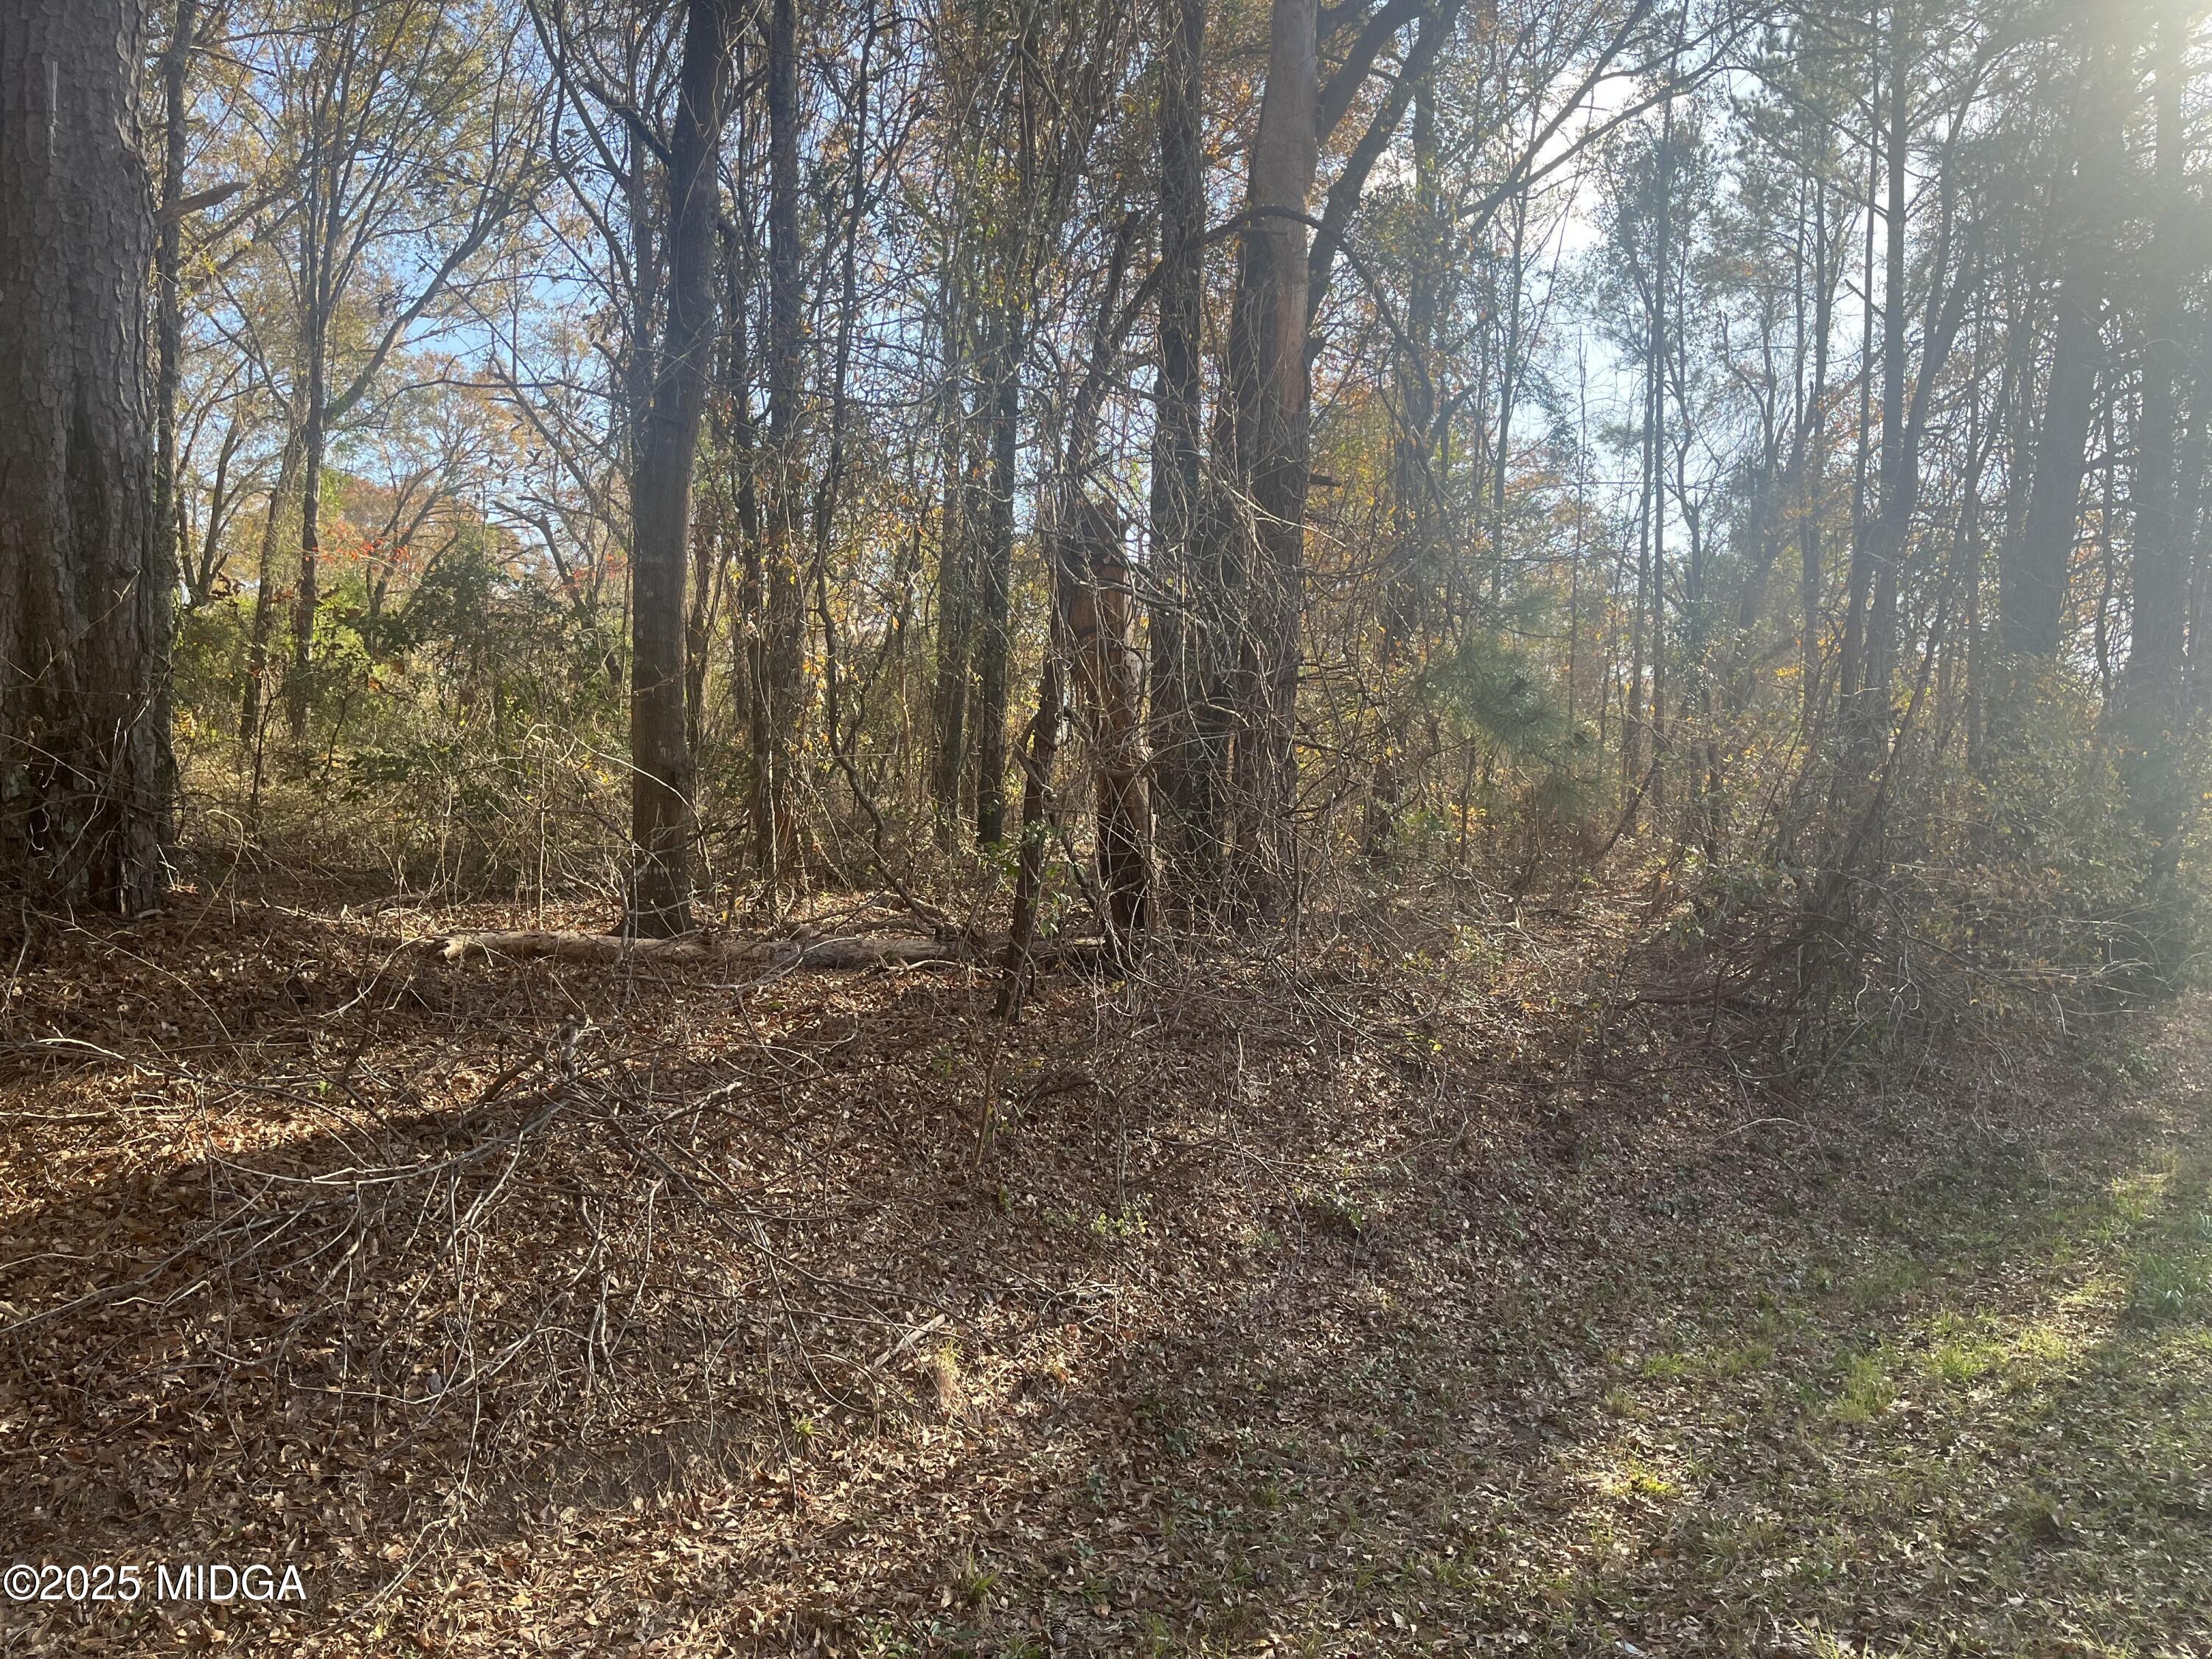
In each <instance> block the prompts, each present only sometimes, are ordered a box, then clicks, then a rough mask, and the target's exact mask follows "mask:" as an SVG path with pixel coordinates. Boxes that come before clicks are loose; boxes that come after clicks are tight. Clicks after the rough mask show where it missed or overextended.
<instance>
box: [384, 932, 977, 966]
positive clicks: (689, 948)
mask: <svg viewBox="0 0 2212 1659" xmlns="http://www.w3.org/2000/svg"><path fill="white" fill-rule="evenodd" d="M423 944H424V945H426V946H427V947H428V948H429V949H432V950H435V951H437V953H438V954H439V955H440V956H441V957H444V958H445V959H446V960H447V961H448V962H464V961H466V960H467V959H468V958H469V957H477V956H481V957H485V958H487V959H489V958H491V957H505V958H507V959H508V960H510V961H520V960H526V959H530V958H533V957H551V958H552V959H553V960H555V961H556V962H593V963H637V964H639V965H641V966H644V965H647V964H651V965H653V966H660V967H671V968H675V967H727V968H762V969H777V968H819V969H831V970H836V969H865V968H888V967H893V966H897V967H907V968H911V967H918V966H921V964H923V963H957V962H975V961H978V960H980V959H981V955H980V953H979V951H978V949H977V947H976V946H975V945H971V944H969V942H967V941H964V940H960V939H951V940H947V939H915V938H914V937H912V936H910V935H908V936H896V935H888V934H887V935H868V934H849V935H844V936H841V937H836V938H829V939H813V938H808V937H804V936H802V937H799V938H795V939H724V938H720V937H717V936H715V935H713V934H701V933H687V934H684V935H683V936H682V937H680V938H677V939H624V938H623V937H622V936H621V935H620V934H617V933H544V932H537V931H532V930H523V931H520V932H515V933H452V934H448V935H447V936H446V937H444V938H442V939H426V940H424V941H423Z"/></svg>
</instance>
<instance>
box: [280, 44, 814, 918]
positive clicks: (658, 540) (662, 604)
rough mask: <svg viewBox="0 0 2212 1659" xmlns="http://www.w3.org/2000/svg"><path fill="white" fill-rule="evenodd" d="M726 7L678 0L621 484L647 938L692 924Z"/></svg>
mask: <svg viewBox="0 0 2212 1659" xmlns="http://www.w3.org/2000/svg"><path fill="white" fill-rule="evenodd" d="M785 3H788V0H785ZM732 9H733V7H732V3H731V0H690V11H689V15H688V16H687V18H686V20H685V24H684V62H683V69H682V72H681V78H680V82H679V91H678V102H677V109H676V123H675V127H674V130H673V131H672V132H671V135H670V141H669V165H668V307H667V320H666V325H665V334H664V337H663V340H662V343H661V349H660V353H659V362H658V363H657V364H656V365H655V373H654V376H653V398H652V404H651V408H650V410H649V412H648V414H647V419H646V428H645V431H644V433H643V434H642V435H641V441H640V442H639V444H638V449H637V456H636V460H635V473H634V476H633V477H632V481H631V484H630V516H631V520H632V526H633V527H632V541H633V543H634V545H633V548H632V551H631V570H632V574H631V581H632V591H631V607H630V627H631V653H632V658H633V661H632V665H631V670H630V763H631V770H630V840H631V843H632V846H631V856H632V860H633V861H632V866H631V872H630V891H629V907H628V909H629V914H628V915H627V917H626V918H625V929H626V931H628V932H629V933H635V934H638V935H641V936H645V937H648V938H651V937H665V936H668V935H671V934H675V933H684V932H686V931H688V930H689V929H690V926H691V836H692V805H691V788H692V757H691V753H690V746H689V745H688V744H686V742H685V740H684V645H685V640H684V565H685V562H686V560H685V554H686V550H687V544H688V542H689V532H690V514H691V469H692V463H693V460H694V459H695V458H696V454H697V452H698V447H699V428H700V425H701V422H702V417H703V416H704V414H705V410H706V402H707V380H708V374H709V372H710V369H711V365H712V355H713V350H714V310H715V304H714V299H715V296H714V231H715V225H716V222H717V221H718V219H719V218H720V210H721V185H720V169H719V167H718V166H717V163H716V155H717V150H718V148H719V144H720V137H721V130H722V112H723V104H724V97H725V91H726V87H725V82H726V69H727V65H728V60H729V54H730V37H731V32H732V29H731V23H732V19H731V12H732ZM311 487H312V486H311Z"/></svg>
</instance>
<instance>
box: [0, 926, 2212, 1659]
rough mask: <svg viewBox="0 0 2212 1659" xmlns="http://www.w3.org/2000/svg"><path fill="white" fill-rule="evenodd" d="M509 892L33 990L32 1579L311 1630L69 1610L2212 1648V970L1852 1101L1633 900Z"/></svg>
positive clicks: (19, 1113) (18, 1555)
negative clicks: (1148, 906) (1665, 968)
mask: <svg viewBox="0 0 2212 1659" xmlns="http://www.w3.org/2000/svg"><path fill="white" fill-rule="evenodd" d="M568 920H569V921H572V922H575V923H576V924H577V925H584V924H585V923H586V921H587V920H588V919H585V918H580V917H578V918H569V919H568ZM507 921H511V918H509V917H507V916H503V915H497V914H495V913H493V912H491V911H489V910H477V911H471V912H460V911H447V912H443V913H439V914H428V913H423V912H386V913H384V914H381V915H378V914H374V913H372V914H370V915H366V916H362V915H351V914H349V913H346V912H343V911H342V910H339V909H337V908H331V909H329V910H327V911H320V910H316V909H313V908H306V909H302V908H284V907H281V906H276V905H270V904H256V905H246V904H239V903H234V902H231V901H229V900H228V898H226V899H223V900H222V901H220V902H213V901H209V900H206V899H204V898H201V899H196V898H194V897H193V896H191V895H190V894H185V895H181V896H179V898H178V899H177V901H176V902H174V903H173V905H172V907H171V909H170V912H169V914H168V915H167V916H166V917H165V918H163V919H161V920H159V921H155V922H152V923H149V924H146V925H143V926H141V927H135V928H131V929H107V928H98V927H94V928H87V929H82V930H74V931H69V932H65V933H61V934H59V935H58V936H55V937H48V938H46V939H44V940H43V941H42V942H41V943H40V945H37V946H36V947H35V948H33V949H32V950H29V951H26V953H25V954H24V956H23V957H22V958H21V960H20V961H18V962H17V963H15V970H14V972H13V973H12V975H10V976H9V978H8V980H7V981H6V988H5V992H4V1001H0V1009H4V1012H0V1067H4V1070H0V1149H4V1150H0V1158H3V1159H4V1162H0V1233H4V1238H0V1322H4V1323H5V1326H6V1343H7V1358H6V1361H5V1364H4V1366H0V1539H4V1540H5V1541H6V1543H7V1547H8V1549H7V1554H8V1559H9V1561H10V1562H13V1561H18V1560H21V1561H26V1562H31V1563H40V1562H54V1563H60V1564H64V1565H66V1564H70V1563H76V1562H82V1563H87V1564H98V1563H126V1562H136V1563H142V1564H149V1566H150V1565H151V1564H157V1563H179V1562H229V1563H233V1564H238V1565H245V1564H249V1563H256V1562H265V1563H270V1564H273V1565H278V1566H281V1565H284V1564H293V1565H299V1566H300V1567H301V1569H302V1570H303V1573H304V1578H305V1582H306V1585H307V1595H308V1597H309V1600H308V1602H307V1605H306V1606H304V1607H301V1606H299V1605H297V1604H276V1605H272V1606H265V1607H263V1606H248V1605H246V1604H244V1603H242V1602H234V1603H231V1604H228V1605H223V1606H210V1605H196V1604H191V1603H186V1602H181V1601H168V1602H163V1603H158V1604H157V1603H156V1602H155V1601H154V1600H153V1599H152V1598H150V1597H143V1596H142V1597H141V1598H140V1599H139V1600H138V1601H136V1602H135V1603H132V1604H131V1605H127V1606H120V1605H112V1604H111V1605H106V1606H101V1607H90V1608H82V1609H72V1608H66V1607H40V1606H38V1605H27V1606H9V1607H6V1608H5V1610H4V1611H0V1620H4V1624H0V1651H5V1652H8V1653H47V1652H64V1651H66V1652H70V1653H87V1654H146V1653H164V1652H185V1651H197V1650H205V1649H208V1648H210V1647H211V1646H214V1645H216V1644H220V1646H221V1647H222V1650H226V1651H231V1652H256V1653H258V1652H270V1653H286V1654H368V1653H388V1652H393V1651H399V1652H407V1651H421V1652H425V1653H433V1654H455V1655H489V1654H518V1655H519V1654H540V1653H543V1654H574V1653H621V1654H640V1655H642V1654H652V1655H667V1656H676V1655H689V1654H699V1655H707V1654H720V1653H730V1652H760V1653H793V1652H811V1651H819V1652H825V1653H829V1652H834V1653H839V1654H849V1655H862V1654H901V1653H921V1652H972V1653H977V1654H993V1655H1014V1654H1028V1655H1037V1656H1042V1655H1048V1654H1053V1653H1058V1652H1062V1651H1073V1652H1086V1653H1117V1654H1119V1653H1160V1654H1175V1653H1187V1654H1237V1653H1286V1654H1287V1653H1302V1654H1344V1655H1353V1654H1358V1655H1368V1654H1383V1653H1415V1652H1446V1653H1466V1652H1498V1653H1571V1654H1621V1653H1636V1652H1641V1653H1644V1654H1662V1653H1663V1654H1679V1655H1692V1654H1707V1653H1717V1652H1759V1653H1786V1652H1794V1653H1808V1654H1810V1653H1841V1652H1852V1653H1857V1652H1862V1651H1871V1652H1879V1653H1892V1652H1912V1653H1943V1652H1972V1653H2018V1654H2062V1653H2063V1654H2084V1655H2087V1654H2105V1653H2112V1654H2142V1655H2153V1654H2203V1653H2208V1652H2212V1566H2208V1563H2212V1388H2208V1384H2212V1290H2208V1281H2207V1273H2208V1267H2212V1195H2208V1192H2207V1176H2208V1173H2212V1115H2208V1099H2212V1094H2208V1091H2212V1036H2209V1035H2208V1030H2207V1026H2206V1022H2207V1020H2208V1018H2212V1004H2208V1003H2206V1002H2205V1001H2204V1000H2201V999H2200V1000H2195V1001H2191V1002H2186V1003H2184V1004H2182V1005H2181V1006H2179V1007H2177V1008H2176V1009H2174V1010H2172V1012H2170V1013H2169V1015H2168V1016H2167V1017H2166V1018H2164V1019H2163V1020H2162V1021H2160V1022H2159V1023H2157V1024H2151V1023H2148V1022H2145V1023H2143V1024H2137V1025H2132V1026H2128V1027H2125V1028H2123V1029H2120V1030H2108V1031H2105V1032H2102V1033H2099V1034H2097V1035H2096V1036H2095V1037H2094V1040H2093V1041H2092V1040H2088V1039H2087V1038H2084V1039H2081V1040H2079V1041H2076V1042H2073V1043H2071V1044H2069V1045H2068V1046H2066V1047H2064V1048H2063V1049H2054V1050H2052V1051H2051V1052H2046V1053H2041V1054H2020V1053H2014V1054H1996V1053H1992V1054H1988V1055H1985V1056H1984V1057H1983V1079H1982V1080H1981V1081H1980V1082H1975V1081H1973V1080H1972V1079H1969V1078H1967V1077H1966V1073H1964V1072H1963V1070H1961V1069H1959V1068H1956V1067H1951V1066H1939V1065H1937V1064H1936V1063H1934V1061H1933V1060H1929V1061H1926V1062H1924V1063H1923V1064H1921V1065H1919V1066H1917V1067H1912V1066H1905V1067H1893V1068H1892V1069H1891V1070H1889V1071H1888V1072H1887V1073H1885V1074H1882V1075H1879V1076H1877V1075H1876V1074H1875V1073H1866V1074H1864V1075H1853V1074H1850V1073H1846V1072H1840V1071H1831V1072H1830V1073H1827V1074H1826V1075H1825V1076H1824V1077H1822V1078H1821V1079H1818V1080H1817V1082H1805V1083H1802V1084H1800V1085H1797V1086H1796V1087H1794V1088H1792V1089H1789V1090H1784V1088H1783V1087H1781V1086H1780V1085H1778V1084H1777V1083H1775V1082H1774V1081H1772V1080H1771V1079H1767V1078H1765V1076H1764V1075H1763V1074H1764V1073H1768V1072H1771V1070H1772V1069H1773V1068H1774V1066H1775V1064H1776V1062H1775V1061H1774V1060H1773V1059H1772V1057H1771V1047H1770V1048H1765V1049H1763V1048H1760V1047H1759V1046H1756V1045H1754V1044H1753V1043H1751V1042H1749V1041H1748V1037H1749V1036H1751V1035H1752V1033H1751V1031H1750V1030H1749V1028H1748V1027H1747V1026H1746V1025H1744V1024H1741V1023H1740V1022H1739V1020H1738V1018H1737V1017H1736V1016H1735V1015H1734V1014H1732V1013H1731V1012H1729V1011H1728V1010H1725V1009H1713V1008H1707V1007H1702V1006H1701V1007H1698V1008H1694V1009H1685V1008H1682V1007H1679V1006H1671V1005H1666V1004H1646V1005H1639V1004H1638V1003H1636V1002H1635V1001H1634V1000H1633V999H1632V994H1631V992H1632V987H1633V986H1634V985H1635V984H1636V983H1637V982H1638V981H1637V975H1636V974H1635V972H1634V971H1633V966H1632V964H1629V965H1628V966H1627V967H1626V970H1624V963H1623V962H1622V960H1621V953H1622V945H1621V941H1622V940H1623V939H1626V938H1627V937H1629V936H1630V935H1631V933H1632V928H1631V927H1629V926H1628V925H1627V923H1626V920H1625V917H1624V915H1623V914H1622V913H1620V912H1619V911H1618V910H1616V909H1614V908H1610V907H1609V906H1608V905H1607V904H1605V903H1600V902H1595V901H1594V902H1591V903H1589V904H1588V905H1587V906H1585V907H1583V908H1579V909H1577V908H1571V907H1570V908H1564V909H1552V910H1547V911H1539V910H1535V909H1533V908H1532V909H1529V910H1527V911H1524V912H1520V913H1515V912H1512V911H1510V909H1508V908H1504V907H1502V906H1499V905H1498V904H1496V903H1492V904H1490V905H1488V906H1486V907H1477V908H1470V909H1463V910H1462V912H1461V913H1460V914H1458V915H1454V914H1453V911H1452V908H1451V907H1450V906H1449V905H1448V904H1445V903H1443V902H1438V903H1437V905H1436V906H1435V907H1434V908H1431V909H1428V910H1425V911H1414V910H1409V911H1405V912H1396V913H1392V914H1390V915H1382V916H1377V917H1370V918H1367V919H1365V920H1364V921H1363V922H1362V923H1361V925H1360V926H1359V927H1356V928H1355V927H1349V926H1347V927H1345V928H1344V929H1343V930H1342V931H1341V932H1340V933H1336V934H1335V935H1334V936H1326V935H1314V936H1310V937H1309V938H1308V939H1307V940H1306V941H1305V942H1304V945H1302V946H1301V948H1300V950H1299V951H1298V952H1297V955H1296V956H1295V957H1289V956H1281V955H1273V956H1270V955H1261V954H1257V953H1255V954H1251V955H1248V956H1241V957H1239V956H1223V957H1214V958H1212V959H1211V960H1209V961H1207V962H1206V963H1203V964H1200V965H1198V966H1194V967H1188V968H1184V969H1170V968H1168V967H1166V966H1164V965H1163V966H1161V967H1158V968H1157V969H1154V970H1152V971H1153V975H1154V976H1153V977H1152V978H1151V979H1150V980H1148V981H1146V982H1145V983H1142V984H1139V985H1132V986H1127V987H1109V986H1102V985H1100V984H1098V983H1097V982H1096V981H1090V980H1086V979H1085V978H1082V977H1079V976H1077V975H1068V974H1061V975H1053V976H1048V977H1047V978H1046V979H1045V980H1044V981H1043V982H1042V985H1041V986H1040V987H1039V990H1038V993H1037V995H1036V1000H1035V1002H1034V1003H1033V1005H1032V1007H1031V1011H1030V1016H1029V1018H1027V1019H1026V1020H1025V1021H1024V1023H1023V1024H1020V1025H1019V1026H1018V1027H1016V1028H1013V1029H1012V1030H1008V1029H1006V1028H1005V1027H1003V1026H1002V1025H1000V1024H999V1023H997V1022H995V1021H994V1020H993V1019H992V1018H990V1005H991V997H992V994H993V989H994V987H993V986H992V984H991V983H990V981H989V977H988V976H987V975H982V974H980V973H977V972H975V971H974V970H970V969H959V968H949V969H944V968H940V969H927V968H925V969H914V970H911V971H877V972H872V973H869V972H862V973H859V974H815V973H787V974H781V975H779V974H775V973H763V971H761V970H760V969H758V968H757V967H755V968H749V969H743V970H732V969H726V968H721V967H718V966H716V965H715V964H713V963H707V964H690V965H683V966H677V967H665V968H652V969H648V968H647V967H644V966H641V965H640V964H636V963H630V964H627V965H623V964H617V965H608V964H604V963H599V964H593V963H566V962H547V961H537V962H529V963H513V962H485V961H483V960H471V961H463V962H458V963H456V962H447V961H446V960H444V959H442V958H441V957H438V956H436V955H435V954H434V953H432V952H429V951H422V950H420V949H416V948H412V947H411V946H410V945H408V944H407V943H406V941H407V940H408V939H412V938H417V937H422V936H428V935H430V934H434V933H440V932H442V931H445V930H448V929H451V928H453V927H470V926H497V925H501V924H502V923H504V922H507ZM817 921H818V922H819V925H821V926H823V927H825V928H832V927H835V928H837V929H842V930H850V929H851V928H853V927H856V926H866V925H867V924H868V918H867V917H865V916H855V915H852V914H849V913H848V914H847V915H844V916H842V918H829V917H823V918H818V919H817ZM875 921H876V924H877V925H879V926H880V925H884V918H883V916H882V915H878V916H876V918H875ZM1762 1054H1764V1055H1765V1056H1766V1057H1765V1058H1759V1059H1754V1058H1753V1056H1757V1055H1762Z"/></svg>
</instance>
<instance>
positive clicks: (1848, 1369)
mask: <svg viewBox="0 0 2212 1659" xmlns="http://www.w3.org/2000/svg"><path fill="white" fill-rule="evenodd" d="M1896 1403H1897V1386H1896V1384H1894V1383H1892V1382H1891V1381H1890V1380H1889V1372H1888V1371H1887V1370H1886V1369H1885V1368H1884V1367H1883V1365H1882V1363H1881V1358H1879V1356H1877V1355H1874V1354H1860V1355H1859V1356H1857V1358H1854V1359H1853V1360H1852V1361H1851V1362H1850V1364H1848V1365H1846V1366H1844V1383H1843V1389H1842V1392H1841V1393H1840V1394H1839V1395H1838V1397H1837V1400H1836V1407H1835V1412H1836V1420H1837V1421H1838V1422H1839V1423H1871V1422H1873V1421H1874V1420H1875V1419H1876V1418H1877V1417H1880V1416H1881V1414H1882V1413H1885V1412H1887V1410H1888V1409H1889V1408H1890V1407H1892V1406H1893V1405H1895V1404H1896Z"/></svg>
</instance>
